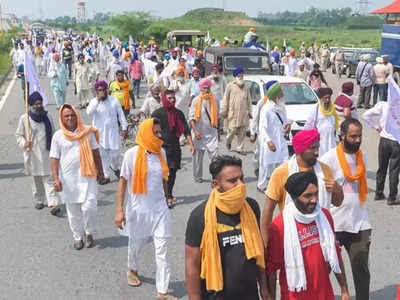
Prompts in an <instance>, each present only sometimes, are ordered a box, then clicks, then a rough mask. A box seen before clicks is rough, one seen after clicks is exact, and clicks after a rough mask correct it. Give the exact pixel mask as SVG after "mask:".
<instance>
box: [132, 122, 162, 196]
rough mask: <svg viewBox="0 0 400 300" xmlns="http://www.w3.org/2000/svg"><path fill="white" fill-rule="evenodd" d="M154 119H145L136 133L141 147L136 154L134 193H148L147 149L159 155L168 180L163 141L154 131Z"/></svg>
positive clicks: (133, 181) (137, 141)
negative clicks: (163, 154) (162, 148)
mask: <svg viewBox="0 0 400 300" xmlns="http://www.w3.org/2000/svg"><path fill="white" fill-rule="evenodd" d="M153 125H154V119H146V120H144V121H143V122H142V123H141V124H140V126H139V131H138V133H137V135H136V143H137V144H138V145H139V149H138V151H137V154H136V162H135V171H134V173H133V174H134V175H133V180H132V194H144V195H146V194H147V190H146V184H147V182H146V179H147V159H146V153H145V151H148V152H151V153H154V154H157V155H158V158H159V159H160V163H161V167H162V170H163V178H164V179H165V180H168V165H167V163H166V161H165V159H164V157H163V156H162V154H161V145H162V144H163V141H162V140H160V139H159V138H158V137H156V136H155V135H154V133H153Z"/></svg>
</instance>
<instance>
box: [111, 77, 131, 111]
mask: <svg viewBox="0 0 400 300" xmlns="http://www.w3.org/2000/svg"><path fill="white" fill-rule="evenodd" d="M115 82H116V83H117V84H118V86H119V88H120V89H122V92H123V97H124V98H123V99H124V102H123V103H124V105H123V106H124V109H125V110H129V109H131V104H130V95H129V87H130V85H131V83H130V82H129V80H125V81H123V82H119V81H118V80H116V81H115Z"/></svg>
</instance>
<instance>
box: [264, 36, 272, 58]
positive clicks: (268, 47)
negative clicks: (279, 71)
mask: <svg viewBox="0 0 400 300" xmlns="http://www.w3.org/2000/svg"><path fill="white" fill-rule="evenodd" d="M265 51H267V53H268V54H270V52H271V47H270V45H269V39H268V38H267V45H266V47H265Z"/></svg>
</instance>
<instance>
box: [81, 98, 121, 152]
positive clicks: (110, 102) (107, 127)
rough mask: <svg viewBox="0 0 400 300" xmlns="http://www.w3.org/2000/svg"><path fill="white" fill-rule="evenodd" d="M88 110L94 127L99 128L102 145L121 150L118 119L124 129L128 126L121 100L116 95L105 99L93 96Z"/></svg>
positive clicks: (106, 147)
mask: <svg viewBox="0 0 400 300" xmlns="http://www.w3.org/2000/svg"><path fill="white" fill-rule="evenodd" d="M86 112H87V114H88V115H89V116H91V117H92V118H93V121H92V125H93V127H95V128H97V129H98V130H99V135H100V145H101V146H102V147H103V148H104V149H111V150H120V149H121V137H120V134H119V127H118V121H119V122H120V124H121V127H122V130H126V129H127V128H128V123H127V122H126V118H125V115H124V112H123V111H122V107H121V105H120V104H119V101H118V100H117V99H116V98H115V97H114V96H108V98H107V100H105V101H99V100H98V99H97V98H93V99H92V100H90V103H89V105H88V107H87V109H86Z"/></svg>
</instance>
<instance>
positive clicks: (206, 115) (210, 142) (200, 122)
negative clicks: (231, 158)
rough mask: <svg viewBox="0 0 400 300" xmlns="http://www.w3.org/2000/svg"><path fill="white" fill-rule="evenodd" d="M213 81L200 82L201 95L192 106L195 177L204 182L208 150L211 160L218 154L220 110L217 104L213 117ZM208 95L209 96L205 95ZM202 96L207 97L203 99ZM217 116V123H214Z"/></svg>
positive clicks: (197, 180) (191, 122) (190, 117)
mask: <svg viewBox="0 0 400 300" xmlns="http://www.w3.org/2000/svg"><path fill="white" fill-rule="evenodd" d="M211 85H212V82H211V80H210V79H208V78H206V79H202V80H201V81H200V83H199V87H200V95H199V96H198V97H196V98H195V99H194V100H193V102H192V105H191V107H190V112H189V120H190V124H191V127H192V139H193V144H194V148H195V152H194V154H193V177H194V180H195V181H196V182H199V183H201V182H203V158H204V153H205V152H206V151H207V154H208V157H209V160H210V162H211V161H212V159H213V158H214V157H215V156H216V155H217V154H218V129H217V128H218V112H217V104H216V103H214V105H215V116H214V117H213V115H212V113H213V109H212V107H211V106H212V105H213V104H212V101H214V102H216V100H215V99H214V97H213V96H212V94H211V93H210V88H211ZM205 95H207V97H206V96H205ZM201 97H205V98H204V99H203V100H201ZM199 101H202V103H201V111H200V115H199V118H197V116H196V107H197V106H198V102H199ZM214 118H215V124H212V122H213V120H214Z"/></svg>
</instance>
